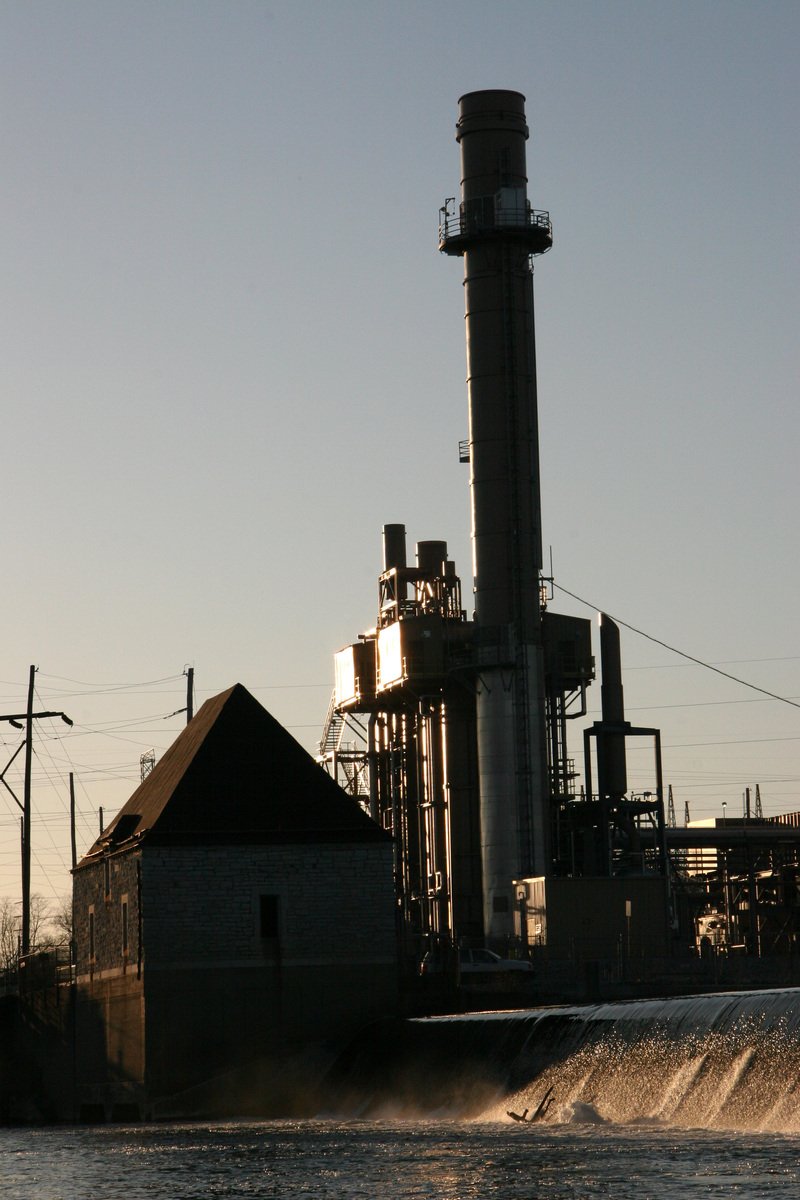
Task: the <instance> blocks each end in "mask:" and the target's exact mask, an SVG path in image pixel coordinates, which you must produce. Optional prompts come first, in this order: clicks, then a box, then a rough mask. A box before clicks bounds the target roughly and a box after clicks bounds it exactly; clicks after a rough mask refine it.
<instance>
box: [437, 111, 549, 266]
mask: <svg viewBox="0 0 800 1200" xmlns="http://www.w3.org/2000/svg"><path fill="white" fill-rule="evenodd" d="M524 106H525V97H524V96H523V95H521V94H520V93H519V92H510V91H488V92H468V93H467V94H466V95H465V96H462V97H461V99H460V100H459V111H460V116H459V119H458V122H457V124H456V140H457V141H458V142H459V143H461V142H463V141H464V139H466V138H469V149H468V152H467V154H466V159H465V161H467V162H468V163H469V166H470V172H469V176H468V175H467V174H466V173H465V175H464V178H463V179H462V181H461V186H462V200H461V203H460V204H459V206H458V211H456V210H455V208H454V205H455V202H456V200H455V197H454V196H453V197H451V198H449V199H447V200H445V202H444V204H443V205H442V207H441V209H440V210H439V218H440V220H439V249H440V250H441V251H442V252H443V253H444V254H453V255H463V254H464V253H465V252H466V251H467V250H471V249H474V248H475V247H476V246H478V245H480V244H482V243H491V242H493V241H501V242H503V243H504V244H505V245H514V246H516V247H517V248H518V249H522V250H524V251H525V252H526V253H528V254H532V255H538V254H545V253H546V252H547V251H548V250H549V249H550V247H551V246H552V244H553V226H552V224H551V221H550V214H549V213H548V212H542V211H538V210H536V209H534V208H531V205H530V203H529V201H528V198H527V194H526V188H527V182H528V180H527V176H526V175H525V158H524V150H523V151H522V155H521V157H520V156H519V155H517V156H515V155H513V154H509V151H508V148H509V146H513V145H514V142H515V141H517V140H521V142H522V143H524V141H527V139H528V136H529V130H528V126H527V123H526V121H525V108H524ZM520 135H521V136H520ZM498 146H500V147H501V151H500V158H498ZM464 149H465V148H464V147H463V146H462V150H464ZM498 185H499V186H498Z"/></svg>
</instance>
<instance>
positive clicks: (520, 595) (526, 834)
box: [439, 91, 552, 942]
mask: <svg viewBox="0 0 800 1200" xmlns="http://www.w3.org/2000/svg"><path fill="white" fill-rule="evenodd" d="M527 138H528V126H527V124H526V120H525V97H524V96H522V95H520V93H518V92H512V91H481V92H470V93H469V94H467V95H465V96H462V97H461V99H460V101H459V119H458V124H457V126H456V139H457V141H458V142H459V145H460V148H461V201H460V205H459V207H458V210H457V211H455V210H454V207H453V206H454V203H455V201H454V200H451V201H447V202H446V203H445V205H444V207H443V209H442V210H441V213H440V217H441V224H440V233H439V249H440V250H441V251H443V252H444V253H446V254H451V255H459V256H463V258H464V290H465V305H466V334H467V387H468V396H469V455H470V490H471V501H472V548H473V575H474V591H475V620H476V624H477V672H476V689H477V740H478V773H479V790H480V826H481V861H482V869H483V910H484V930H485V933H486V936H487V938H488V939H489V940H490V941H498V942H499V941H501V940H503V939H505V938H508V937H510V936H511V935H512V933H513V905H514V899H513V896H514V892H513V880H514V879H519V878H522V877H523V876H531V875H545V874H547V873H548V867H549V862H550V853H549V846H548V842H549V811H548V806H549V788H548V780H547V764H546V749H545V715H544V707H545V706H544V684H543V655H542V619H541V598H540V576H541V567H542V537H541V501H540V485H539V451H538V422H537V405H536V354H535V344H534V327H533V273H532V268H531V257H532V256H533V255H536V254H542V253H544V252H545V251H546V250H549V248H550V246H551V244H552V229H551V225H550V219H549V216H548V214H547V213H541V212H535V211H534V210H532V209H531V207H530V204H529V202H528V197H527V182H528V181H527V170H526V161H525V142H526V140H527Z"/></svg>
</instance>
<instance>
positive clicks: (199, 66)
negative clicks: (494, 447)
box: [0, 0, 800, 900]
mask: <svg viewBox="0 0 800 1200" xmlns="http://www.w3.org/2000/svg"><path fill="white" fill-rule="evenodd" d="M798 51H800V7H798V5H797V4H796V3H795V2H794V0H789V2H784V0H772V2H768V0H750V2H749V3H742V2H740V0H726V2H722V0H689V2H685V0H672V2H671V3H670V4H655V3H651V2H645V0H641V2H638V3H634V2H629V0H605V2H602V0H559V2H558V3H551V2H549V0H504V3H503V4H486V3H485V0H480V2H476V0H462V2H461V3H460V4H458V5H455V6H451V7H447V6H443V5H434V4H430V3H421V2H419V0H404V2H403V3H397V0H392V2H389V0H386V2H384V0H326V2H324V3H323V2H322V0H316V2H311V0H291V2H284V0H276V2H272V0H227V2H222V0H218V2H210V0H137V2H136V3H135V4H130V3H129V2H127V0H74V2H72V3H69V4H65V3H63V0H26V2H25V3H23V4H20V3H18V2H17V0H13V2H11V0H0V113H2V116H1V117H0V154H1V156H2V162H3V172H2V185H0V196H1V197H2V199H1V201H0V203H1V204H2V210H1V215H2V220H1V221H0V289H1V292H0V294H1V297H2V299H1V301H0V302H1V303H2V335H1V336H2V343H3V344H2V355H0V380H2V397H3V399H2V403H3V408H4V434H5V436H4V438H3V479H2V489H3V494H4V514H3V515H4V520H3V527H4V553H3V566H4V571H3V590H2V601H0V603H2V610H1V611H2V622H3V627H4V635H5V636H4V637H3V638H2V641H0V714H12V713H15V712H20V711H24V708H25V701H26V695H27V683H28V672H29V667H30V666H31V665H35V666H36V667H37V674H36V677H35V678H36V707H37V711H51V710H58V711H64V712H66V713H67V714H68V715H69V717H70V718H71V719H72V720H73V722H74V725H73V727H72V728H71V729H70V728H68V727H67V726H66V725H64V724H63V723H62V722H61V721H60V720H58V719H42V720H41V721H37V722H36V731H35V758H34V776H33V798H32V804H33V836H32V842H33V889H34V891H35V892H38V893H40V894H41V895H42V896H43V897H44V898H45V899H46V900H50V899H55V898H56V897H60V896H63V895H65V894H67V893H68V892H69V890H70V880H69V866H70V849H69V821H68V810H69V775H70V773H72V774H73V778H74V786H75V793H76V803H77V841H78V852H79V854H80V853H82V852H83V851H84V850H86V849H87V848H88V846H89V845H90V844H91V842H92V840H93V838H94V836H95V833H96V831H97V828H98V821H99V816H98V812H99V809H101V808H102V809H103V810H104V813H105V815H106V820H108V819H109V817H110V816H113V814H114V813H115V812H116V811H117V810H118V808H119V807H120V806H121V805H122V804H123V803H124V802H125V800H126V799H127V798H128V796H129V795H130V794H131V793H132V791H133V790H134V788H135V786H136V785H137V783H138V781H139V777H140V760H141V756H142V755H143V754H147V753H149V752H150V751H151V750H152V751H154V752H155V754H156V757H159V756H160V754H161V753H163V751H164V749H166V747H167V746H168V745H169V744H170V743H171V742H172V741H173V740H174V738H175V737H176V736H177V734H178V733H179V732H180V729H181V728H182V725H183V722H184V721H185V714H182V713H181V712H180V711H179V710H180V709H182V708H183V707H184V706H185V703H186V677H185V671H186V670H187V668H188V667H189V666H191V667H193V668H194V672H195V685H196V704H200V703H202V701H203V700H204V699H206V698H208V697H209V696H212V695H215V694H216V693H217V692H219V691H221V690H223V689H224V688H227V687H229V686H230V685H231V684H233V683H235V682H241V683H242V684H244V685H245V686H246V687H247V688H249V690H250V691H251V692H253V694H254V695H255V696H256V697H257V698H258V699H259V700H260V701H261V702H262V703H263V704H264V705H265V707H267V708H268V709H269V710H270V711H271V712H272V713H273V715H274V716H275V717H277V719H278V720H280V721H281V722H282V723H283V724H284V725H286V727H287V728H288V729H289V730H290V731H291V732H292V733H293V734H294V736H295V737H297V738H298V740H299V741H300V742H301V743H302V744H303V745H304V746H306V747H307V748H308V749H309V750H310V751H312V752H313V751H314V749H315V747H316V743H317V741H318V739H319V736H320V732H321V726H322V723H323V720H324V717H325V712H326V709H327V705H328V701H329V699H330V694H331V689H332V683H333V670H332V656H333V653H334V652H335V651H336V650H337V649H339V648H340V647H341V646H343V645H346V644H347V643H349V642H351V641H353V640H355V639H356V637H357V635H358V633H359V632H361V631H363V630H365V629H367V628H369V627H371V626H372V625H374V623H375V616H376V608H377V576H378V573H379V571H380V569H381V528H382V526H383V525H384V524H385V523H390V522H403V523H405V524H406V526H407V530H408V539H409V548H410V549H411V548H412V547H413V545H414V543H415V542H416V541H418V540H427V539H444V540H446V541H447V542H448V546H449V553H450V556H451V557H452V558H454V559H455V562H456V566H457V569H458V571H459V574H460V575H461V577H462V579H463V581H464V596H465V599H466V602H467V605H468V606H469V607H470V611H471V597H470V592H471V566H470V538H469V493H468V468H467V467H465V466H463V465H461V464H459V461H458V442H459V440H460V439H462V438H464V437H466V435H467V401H466V389H465V384H464V375H465V347H464V322H463V291H462V287H461V264H460V262H459V261H458V260H457V259H449V258H447V257H445V256H441V255H440V254H439V253H438V251H437V238H436V233H437V221H438V209H439V207H440V205H441V204H442V202H443V201H444V199H445V198H446V197H448V196H454V195H457V193H458V187H459V157H458V147H457V144H456V142H455V137H454V131H455V121H456V118H457V105H458V98H459V96H461V95H462V94H463V93H465V92H468V91H473V90H478V89H481V88H498V87H499V88H510V89H514V90H517V91H520V92H522V93H523V94H524V95H525V96H526V97H527V115H528V122H529V125H530V127H531V140H530V142H529V143H528V172H529V177H530V183H529V197H530V199H531V201H532V203H533V204H534V206H535V207H536V208H539V209H545V210H548V211H549V212H550V214H551V218H552V221H553V227H554V246H553V250H552V251H551V252H550V253H549V254H547V255H546V256H544V257H542V258H541V259H539V260H537V263H536V270H535V292H536V338H537V356H538V371H539V408H540V442H541V465H542V504H543V523H544V541H545V546H546V547H547V548H548V549H547V551H546V553H547V555H548V561H549V554H550V548H552V562H553V575H554V579H555V583H556V585H557V590H556V591H555V595H554V599H553V602H552V605H551V607H553V608H554V609H555V610H557V611H561V612H566V613H572V614H574V615H579V616H585V617H593V616H594V613H595V612H596V611H597V610H598V609H603V610H604V611H606V612H607V613H609V614H610V615H612V616H614V617H615V618H617V619H619V620H620V621H622V622H624V626H623V636H622V655H623V667H624V669H625V698H626V703H627V715H628V718H629V719H630V720H631V721H633V722H634V723H636V724H639V725H647V726H657V727H659V728H660V729H661V731H662V741H663V755H664V776H665V782H666V783H668V784H670V785H672V787H673V797H674V803H675V808H676V811H677V813H678V819H679V823H682V820H683V815H684V807H685V805H687V804H688V805H689V807H690V816H691V818H692V819H701V818H704V817H710V816H719V815H721V814H722V804H723V802H724V803H725V804H726V805H727V812H728V815H729V816H731V815H732V814H733V813H734V812H738V811H741V804H742V794H743V792H744V789H745V788H746V787H751V788H754V787H755V785H756V784H759V785H760V791H761V798H762V804H763V808H764V812H765V814H767V815H770V814H774V813H777V812H783V811H793V810H796V809H800V764H799V763H798V750H799V749H800V708H799V707H798V706H800V641H799V639H798V632H797V597H798V595H799V594H800V556H799V555H798V552H797V535H796V520H797V512H798V500H799V499H800V494H799V493H800V487H799V485H798V471H797V459H798V446H799V445H800V405H798V403H797V390H798V355H797V337H796V330H797V324H798V282H797V281H798V278H800V269H799V268H800V263H798V222H797V197H798V194H800V156H799V155H798V132H797V131H798V125H799V124H800V123H799V122H798V110H799V109H800V105H799V104H798V83H797V69H796V65H797V58H798ZM558 589H563V590H558ZM568 593H571V595H570V594H568ZM573 596H574V597H580V600H578V599H573ZM629 626H630V627H633V629H636V630H640V631H642V633H634V632H633V631H632V629H631V628H628V627H629ZM642 634H646V635H648V636H642ZM652 639H655V640H652ZM661 643H663V644H661ZM667 646H669V647H674V648H676V649H678V650H680V651H682V652H683V653H684V654H686V655H689V656H691V658H694V659H698V660H700V661H701V662H703V663H708V664H712V665H714V666H716V667H717V668H718V670H721V671H725V672H728V673H729V674H732V675H735V676H736V677H737V678H739V679H741V680H743V681H744V682H743V683H736V682H734V681H732V680H730V679H727V678H725V677H723V676H722V675H720V674H719V673H717V672H715V671H712V670H709V669H706V668H704V667H702V666H700V665H698V664H697V663H695V662H691V661H689V659H687V658H683V657H680V656H679V655H676V654H675V653H673V652H672V651H670V650H668V649H667V648H666V647H667ZM596 653H598V654H599V650H596ZM746 683H750V684H753V685H754V686H755V687H758V688H761V689H764V691H767V692H771V693H774V694H775V695H776V696H778V697H782V698H784V699H783V700H781V699H772V698H770V697H768V696H766V695H764V694H763V692H757V691H754V690H752V688H750V687H747V686H746ZM599 690H600V689H599V684H597V685H595V687H594V688H593V689H592V692H591V694H590V699H589V714H588V720H589V721H591V720H595V719H597V718H598V716H599V712H598V710H599V702H600V697H599ZM789 700H790V701H792V702H793V703H787V702H785V701H789ZM572 732H573V731H572V729H571V733H572ZM19 736H20V735H19V732H18V731H17V730H15V729H14V728H13V727H11V726H9V725H8V724H7V723H0V742H2V744H1V745H0V754H4V755H5V756H6V757H5V758H4V759H3V762H4V763H6V762H7V761H8V760H9V759H11V758H12V756H13V755H14V754H15V752H16V751H17V749H18V747H19ZM571 753H573V755H574V757H575V758H576V760H580V757H581V754H582V749H581V731H580V725H579V723H577V722H576V723H575V724H574V737H573V742H572V743H571ZM636 756H638V759H637V757H636ZM23 757H24V756H22V755H20V756H19V757H18V758H17V759H16V760H15V761H14V762H13V763H12V765H11V766H10V767H8V768H7V769H6V770H3V769H2V767H0V771H2V780H3V782H4V783H5V784H6V785H8V786H9V787H10V788H11V790H12V791H14V792H15V793H16V795H17V796H18V797H21V795H22V790H21V787H22V785H21V763H22V758H23ZM632 758H633V764H634V765H633V767H632V776H633V778H632V785H633V786H635V787H636V786H646V783H647V777H648V770H649V768H648V766H647V762H649V754H648V753H646V752H645V751H643V750H636V751H635V752H634V753H633V756H632ZM638 761H641V762H642V763H643V765H642V767H641V769H639V767H638V766H637V765H636V763H637V762H638ZM0 791H2V793H3V794H2V795H0V896H5V897H10V898H12V900H13V899H18V897H19V894H20V881H19V809H18V807H17V804H16V802H15V800H14V798H13V796H12V795H11V794H10V792H9V791H8V787H4V788H0Z"/></svg>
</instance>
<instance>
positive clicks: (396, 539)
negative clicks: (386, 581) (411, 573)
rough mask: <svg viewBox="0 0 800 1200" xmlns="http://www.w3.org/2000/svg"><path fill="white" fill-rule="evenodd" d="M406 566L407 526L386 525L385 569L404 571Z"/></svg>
mask: <svg viewBox="0 0 800 1200" xmlns="http://www.w3.org/2000/svg"><path fill="white" fill-rule="evenodd" d="M405 565H406V527H405V525H384V527H383V569H384V571H391V570H392V568H393V567H397V568H398V569H402V568H403V567H405Z"/></svg>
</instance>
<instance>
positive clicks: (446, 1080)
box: [328, 989, 800, 1133]
mask: <svg viewBox="0 0 800 1200" xmlns="http://www.w3.org/2000/svg"><path fill="white" fill-rule="evenodd" d="M328 1083H329V1087H330V1103H331V1104H332V1106H333V1107H334V1108H336V1109H338V1110H339V1111H347V1112H349V1113H350V1114H358V1115H370V1116H373V1117H374V1116H376V1115H377V1116H380V1115H382V1114H385V1115H387V1116H392V1117H398V1116H399V1117H403V1116H407V1117H418V1116H442V1115H448V1116H459V1117H462V1118H464V1119H481V1120H495V1119H496V1120H508V1119H509V1118H508V1113H509V1112H510V1111H516V1112H518V1113H521V1112H524V1110H525V1109H528V1110H529V1111H530V1112H534V1111H535V1110H536V1108H537V1105H538V1104H539V1103H540V1101H541V1099H542V1097H543V1096H544V1095H545V1094H546V1093H547V1091H548V1089H550V1088H552V1096H553V1104H552V1105H551V1106H550V1109H549V1111H548V1112H547V1114H546V1116H545V1117H544V1118H543V1119H544V1121H545V1122H546V1123H548V1124H555V1123H565V1122H568V1123H602V1122H609V1123H614V1124H631V1123H639V1124H643V1123H652V1124H666V1125H674V1126H679V1127H684V1128H693V1129H749V1130H763V1131H776V1132H777V1131H780V1132H787V1133H792V1132H800V1087H799V1084H800V990H798V989H780V990H775V991H766V992H744V993H726V994H716V995H705V996H692V997H681V998H671V999H664V1000H644V1001H642V1000H640V1001H628V1002H619V1003H604V1004H595V1005H588V1006H581V1007H577V1006H576V1007H559V1008H546V1009H536V1010H527V1011H516V1012H499V1013H472V1014H459V1015H454V1016H446V1017H423V1018H413V1019H410V1020H407V1021H402V1022H380V1023H378V1024H377V1025H374V1026H372V1027H371V1028H370V1029H369V1030H368V1031H366V1032H365V1034H364V1035H363V1036H362V1038H361V1039H359V1040H358V1041H357V1042H356V1043H354V1044H352V1045H351V1046H350V1047H349V1049H348V1051H347V1053H346V1054H345V1055H344V1056H342V1058H341V1059H340V1060H339V1062H338V1064H337V1066H336V1068H335V1070H334V1072H333V1073H332V1074H331V1076H330V1078H329V1081H328Z"/></svg>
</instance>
